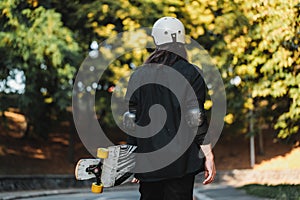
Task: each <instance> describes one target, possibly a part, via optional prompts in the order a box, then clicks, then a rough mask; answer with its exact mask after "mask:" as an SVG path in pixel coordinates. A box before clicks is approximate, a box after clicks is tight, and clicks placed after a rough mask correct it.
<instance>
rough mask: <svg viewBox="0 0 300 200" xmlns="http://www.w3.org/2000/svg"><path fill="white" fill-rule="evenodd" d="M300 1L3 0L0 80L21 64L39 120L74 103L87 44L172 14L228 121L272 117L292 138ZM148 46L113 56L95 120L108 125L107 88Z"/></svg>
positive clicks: (261, 121)
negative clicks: (220, 86)
mask: <svg viewBox="0 0 300 200" xmlns="http://www.w3.org/2000/svg"><path fill="white" fill-rule="evenodd" d="M299 7H300V4H299V2H298V1H297V0H274V1H264V0H250V1H242V0H173V1H171V0H167V1H159V0H135V1H131V0H115V1H110V0H94V1H83V0H77V1H74V2H69V1H65V2H63V1H58V0H53V1H38V0H28V1H25V0H3V1H1V2H0V16H1V17H0V25H1V27H3V28H2V31H1V32H0V53H1V55H3V56H2V57H1V58H0V64H1V68H0V79H1V80H5V78H6V77H7V76H8V74H9V72H10V71H11V70H13V69H20V70H22V71H24V73H25V76H26V82H25V83H26V89H25V93H24V95H22V98H21V99H20V100H21V108H22V110H23V111H24V112H25V114H26V117H27V119H29V121H32V123H33V124H34V125H35V126H36V125H37V124H39V121H40V120H41V116H44V115H48V117H47V118H48V119H49V118H50V116H52V117H53V116H59V114H58V113H59V111H63V110H65V109H66V108H67V107H69V106H70V103H71V101H70V97H71V90H72V79H73V77H74V75H75V73H76V70H77V69H78V68H79V65H80V62H81V61H83V58H84V57H85V56H86V55H87V54H88V52H89V51H90V47H89V46H90V44H91V42H92V41H97V42H98V43H101V42H102V41H104V40H105V39H107V38H109V37H112V36H116V35H117V34H118V33H120V32H123V31H128V30H135V29H137V28H140V27H151V26H152V24H153V23H154V22H155V20H157V19H158V18H160V17H162V16H174V17H178V18H179V19H180V20H182V21H183V23H184V24H185V26H186V32H187V35H190V36H191V37H192V38H193V39H195V40H196V41H198V42H199V43H200V44H201V45H202V46H203V47H204V48H205V49H206V50H208V51H209V53H210V55H211V56H212V59H213V61H214V62H215V64H216V65H217V67H218V68H219V70H220V73H221V75H222V78H223V80H224V83H225V86H226V93H227V94H226V95H227V101H228V109H227V110H228V115H227V116H226V118H225V121H226V123H227V127H228V128H230V129H235V131H236V132H238V133H241V132H242V133H247V132H248V127H249V122H248V121H249V118H250V116H249V113H253V115H254V121H255V123H256V125H255V127H257V128H261V127H262V126H263V125H265V124H268V125H269V126H270V127H272V128H276V129H277V130H278V136H279V137H280V138H289V137H291V136H292V135H293V134H296V133H299V127H300V124H299V122H300V89H299V86H300V75H299V69H300V67H299V66H300V63H299V62H300V59H299V32H300V30H299V27H300V25H299V21H300V17H299V15H300V13H299V12H300V11H299ZM116 42H120V41H116ZM118 51H119V52H121V53H122V52H125V49H118ZM150 51H151V50H149V49H146V50H135V51H133V52H127V53H124V55H123V56H121V57H120V58H118V60H116V61H115V62H114V63H111V65H110V66H109V70H108V72H107V73H105V74H104V76H103V77H102V79H101V80H100V81H99V84H101V86H102V89H101V90H100V91H99V90H98V91H97V96H96V97H97V105H96V107H97V109H98V110H99V112H100V111H101V113H105V116H102V117H100V118H101V123H102V122H103V123H104V122H105V124H108V125H109V126H114V123H113V119H112V117H111V113H110V100H109V98H110V95H111V94H110V92H109V91H107V88H109V87H110V86H114V85H116V84H117V83H118V81H119V80H120V79H121V78H122V77H124V76H125V75H128V74H129V73H130V71H131V70H130V67H129V66H132V65H133V64H134V65H135V66H139V65H140V64H142V63H143V61H144V60H145V58H146V57H147V56H148V55H149V53H150ZM83 52H84V53H83ZM106 56H107V57H109V56H110V52H107V55H106ZM2 66H3V67H2ZM238 78H240V82H239V81H238V82H235V81H234V80H238ZM105 85H106V86H107V88H106V89H103V88H104V86H105ZM82 93H83V94H81V95H83V96H84V95H86V94H88V93H89V91H86V90H85V91H83V92H82ZM32 108H35V109H32ZM33 111H34V112H33ZM250 111H251V112H250ZM252 111H253V112H252ZM48 119H47V120H48ZM47 120H46V119H45V121H47Z"/></svg>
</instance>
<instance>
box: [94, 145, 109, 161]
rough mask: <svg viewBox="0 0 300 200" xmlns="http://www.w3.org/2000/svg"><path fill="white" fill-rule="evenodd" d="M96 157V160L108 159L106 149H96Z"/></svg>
mask: <svg viewBox="0 0 300 200" xmlns="http://www.w3.org/2000/svg"><path fill="white" fill-rule="evenodd" d="M97 157H98V158H103V159H104V158H107V157H108V149H106V148H98V150H97Z"/></svg>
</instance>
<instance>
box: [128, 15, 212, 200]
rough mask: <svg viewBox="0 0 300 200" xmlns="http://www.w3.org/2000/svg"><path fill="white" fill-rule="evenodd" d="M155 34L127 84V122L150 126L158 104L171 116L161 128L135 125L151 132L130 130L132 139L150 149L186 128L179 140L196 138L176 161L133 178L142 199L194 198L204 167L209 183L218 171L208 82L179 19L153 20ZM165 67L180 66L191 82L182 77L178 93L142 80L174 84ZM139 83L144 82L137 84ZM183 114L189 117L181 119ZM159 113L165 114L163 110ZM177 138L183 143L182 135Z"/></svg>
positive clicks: (130, 141)
mask: <svg viewBox="0 0 300 200" xmlns="http://www.w3.org/2000/svg"><path fill="white" fill-rule="evenodd" d="M152 36H153V39H154V42H155V45H156V49H155V51H154V52H153V53H152V54H151V55H150V56H149V58H148V59H147V60H146V61H145V64H144V65H143V66H142V67H140V68H139V69H138V70H136V71H135V72H134V73H133V74H132V76H131V78H130V81H129V84H128V88H127V94H126V97H125V99H126V100H127V101H129V111H128V112H126V113H125V114H124V125H125V127H126V128H127V129H128V130H129V129H131V130H132V129H134V127H135V126H136V125H137V127H145V126H147V125H148V124H150V123H151V120H152V121H155V120H154V119H150V116H149V110H150V108H151V107H152V106H153V105H156V104H159V105H161V106H163V108H164V109H165V111H166V114H167V118H166V121H165V123H164V124H163V125H162V129H161V130H160V131H159V132H158V133H157V134H155V135H153V133H152V131H153V129H151V128H149V129H135V130H134V131H135V133H136V134H137V135H139V132H140V131H141V130H142V131H143V135H149V137H144V138H139V137H135V136H129V138H128V141H127V142H128V144H132V145H136V146H137V153H147V152H154V151H156V150H159V149H161V148H163V147H164V146H165V145H167V144H169V143H170V142H171V141H172V140H173V139H175V138H176V139H177V140H178V137H175V136H176V134H179V133H178V132H179V131H181V132H182V131H183V137H181V138H180V139H179V140H181V141H184V140H187V138H189V137H191V136H193V140H192V141H191V144H190V145H189V147H188V148H187V149H183V152H181V153H182V154H181V155H180V156H179V157H178V158H177V159H176V160H175V161H174V162H172V163H171V164H169V165H167V166H165V167H163V168H162V169H158V170H154V171H150V172H145V173H136V174H135V178H134V180H133V182H138V183H140V188H139V191H140V193H141V200H188V199H193V187H194V180H195V175H196V174H198V173H199V172H201V171H204V172H205V180H204V181H203V184H209V183H211V182H212V181H213V180H214V177H215V174H216V169H215V164H214V156H213V153H212V149H211V145H210V143H209V140H207V139H205V137H206V133H207V129H208V123H207V118H206V115H205V110H204V102H205V94H206V86H205V82H204V80H203V78H202V76H201V74H200V73H199V70H198V69H197V68H196V67H195V66H194V65H192V64H191V63H189V62H188V61H187V53H186V49H185V46H184V45H185V29H184V26H183V24H182V23H181V22H180V21H179V20H178V19H176V18H173V17H163V18H161V19H159V20H157V21H156V22H155V23H154V25H153V29H152ZM166 67H171V68H172V69H174V70H176V71H177V72H179V73H180V74H181V75H182V76H183V77H184V78H185V79H186V80H187V83H189V84H185V83H177V84H178V88H179V89H178V94H176V95H175V94H174V93H173V91H171V90H170V89H169V88H167V87H166V86H165V85H161V84H157V83H155V81H154V82H153V83H152V84H146V85H143V84H142V82H143V80H145V79H149V77H152V78H153V79H156V80H164V82H165V83H166V85H168V84H174V83H171V82H168V80H169V79H170V77H169V76H170V75H169V74H168V70H166V69H167V68H166ZM139 84H141V87H139V88H138V89H136V90H134V88H136V86H137V85H139ZM188 85H190V86H191V87H192V91H190V90H185V89H184V88H188ZM193 94H195V95H196V96H195V95H193ZM182 112H183V113H182ZM182 115H183V116H184V119H185V120H181V119H182V118H181V116H182ZM155 118H160V115H157V116H155ZM158 121H159V120H158ZM158 124H159V123H158ZM158 124H157V125H158ZM178 144H179V145H180V141H179V142H178ZM176 149H177V148H176ZM178 149H180V146H178ZM170 155H171V152H170ZM161 159H164V158H163V157H162V158H161Z"/></svg>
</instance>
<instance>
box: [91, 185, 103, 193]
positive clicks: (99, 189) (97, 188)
mask: <svg viewBox="0 0 300 200" xmlns="http://www.w3.org/2000/svg"><path fill="white" fill-rule="evenodd" d="M91 190H92V192H93V193H97V194H98V193H102V192H103V185H102V184H100V185H97V183H93V184H92V188H91Z"/></svg>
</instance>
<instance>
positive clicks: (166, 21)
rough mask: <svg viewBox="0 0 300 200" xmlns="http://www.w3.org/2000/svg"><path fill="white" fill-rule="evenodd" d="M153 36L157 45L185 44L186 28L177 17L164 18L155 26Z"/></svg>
mask: <svg viewBox="0 0 300 200" xmlns="http://www.w3.org/2000/svg"><path fill="white" fill-rule="evenodd" d="M151 35H152V37H153V38H154V42H155V44H156V45H162V44H167V43H172V42H179V43H183V44H184V43H185V39H184V37H185V30H184V26H183V24H182V23H181V21H179V19H176V18H175V17H162V18H160V19H158V20H157V21H156V22H155V23H154V25H153V28H152V33H151Z"/></svg>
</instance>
